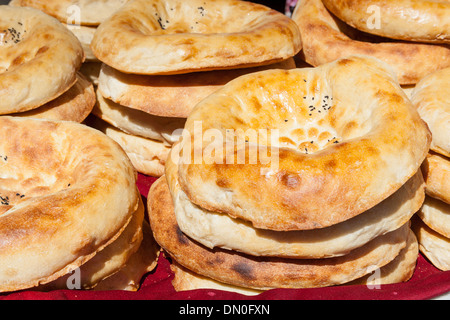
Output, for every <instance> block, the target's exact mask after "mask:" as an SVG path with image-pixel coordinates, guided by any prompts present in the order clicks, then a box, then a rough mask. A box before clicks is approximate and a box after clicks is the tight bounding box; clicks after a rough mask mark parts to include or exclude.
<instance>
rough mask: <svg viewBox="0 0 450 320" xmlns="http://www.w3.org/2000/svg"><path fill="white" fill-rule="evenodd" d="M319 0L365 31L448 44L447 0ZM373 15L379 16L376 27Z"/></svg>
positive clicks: (449, 8)
mask: <svg viewBox="0 0 450 320" xmlns="http://www.w3.org/2000/svg"><path fill="white" fill-rule="evenodd" d="M323 3H324V4H325V6H326V7H327V8H328V9H329V10H330V11H331V12H333V13H334V14H335V15H336V16H338V17H339V18H340V19H341V20H343V21H345V22H346V23H348V24H350V25H351V26H353V27H355V28H357V29H359V30H362V31H365V32H368V33H372V34H376V35H379V36H384V37H388V38H393V39H400V40H408V41H419V42H433V43H450V1H448V0H438V1H436V0H395V1H386V0H371V1H370V2H368V1H365V0H323ZM375 9H376V10H378V11H377V12H376V13H375V11H374V10H375ZM374 14H376V15H377V16H378V18H379V19H380V23H379V25H378V26H374V25H371V23H370V19H371V16H373V15H374Z"/></svg>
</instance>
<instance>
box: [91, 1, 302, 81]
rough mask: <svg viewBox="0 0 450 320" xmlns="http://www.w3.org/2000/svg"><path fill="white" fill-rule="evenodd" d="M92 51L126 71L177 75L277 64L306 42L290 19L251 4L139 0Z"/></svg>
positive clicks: (104, 29) (105, 28) (104, 30)
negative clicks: (302, 42)
mask: <svg viewBox="0 0 450 320" xmlns="http://www.w3.org/2000/svg"><path fill="white" fill-rule="evenodd" d="M91 49H92V51H93V52H94V54H95V56H96V57H97V58H98V59H99V60H101V61H103V62H104V63H106V64H108V65H110V66H111V67H113V68H115V69H117V70H120V71H122V72H126V73H134V74H173V73H188V72H192V71H205V70H213V69H228V68H236V67H248V66H256V65H261V64H270V63H275V62H278V61H281V60H284V59H287V58H290V57H293V56H294V55H295V54H297V53H298V52H299V51H300V49H301V38H300V34H299V32H298V27H297V26H296V25H295V23H294V22H293V21H291V20H290V19H289V18H288V17H286V16H285V15H283V14H282V13H280V12H277V11H275V10H272V9H270V8H268V7H265V6H262V5H259V4H254V3H251V2H247V1H237V0H214V1H207V2H205V1H203V0H193V1H189V2H186V1H182V0H170V1H162V0H136V1H132V2H129V3H127V4H126V5H124V6H123V7H122V8H121V9H120V10H119V11H117V12H116V13H115V14H114V15H113V16H112V17H111V18H109V19H108V20H107V21H105V22H104V23H102V24H101V25H100V26H99V28H98V30H97V32H96V33H95V35H94V39H93V40H92V43H91Z"/></svg>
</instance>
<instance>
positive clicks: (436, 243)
mask: <svg viewBox="0 0 450 320" xmlns="http://www.w3.org/2000/svg"><path fill="white" fill-rule="evenodd" d="M411 228H412V230H413V231H414V233H415V234H416V237H417V240H418V241H419V250H420V252H421V253H422V254H423V255H424V256H425V257H427V258H428V259H429V261H430V262H431V263H432V264H433V265H434V266H435V267H436V268H438V269H440V270H442V271H448V270H450V254H449V252H450V238H447V237H445V236H444V235H442V234H440V233H439V232H437V231H435V230H433V229H432V228H430V227H429V226H428V225H427V224H425V223H424V222H423V221H422V219H420V218H419V217H418V216H415V217H414V219H413V220H412V225H411Z"/></svg>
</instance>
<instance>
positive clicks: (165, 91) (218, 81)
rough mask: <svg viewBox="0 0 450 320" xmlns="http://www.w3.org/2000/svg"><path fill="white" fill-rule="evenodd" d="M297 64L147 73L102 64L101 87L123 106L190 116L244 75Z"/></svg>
mask: <svg viewBox="0 0 450 320" xmlns="http://www.w3.org/2000/svg"><path fill="white" fill-rule="evenodd" d="M294 68H295V62H294V59H293V58H290V59H287V60H284V61H282V62H279V63H274V64H271V65H267V66H260V67H253V68H242V69H232V70H213V71H205V72H192V73H186V74H177V75H157V76H145V75H135V74H127V73H123V72H120V71H118V70H116V69H114V68H111V67H109V66H108V65H106V64H103V65H102V68H101V70H100V75H99V80H98V81H99V85H98V89H99V91H100V92H101V93H102V96H103V97H105V98H107V99H110V100H112V101H114V102H116V103H118V104H120V105H122V106H126V107H130V108H133V109H136V110H141V111H144V112H147V113H149V114H153V115H156V116H162V117H179V118H187V116H188V115H189V113H190V112H191V110H192V108H193V107H194V106H195V105H196V104H197V103H198V102H200V101H201V100H202V99H203V98H206V97H207V96H208V95H210V94H211V93H213V92H214V91H216V90H217V89H219V88H221V87H223V86H224V85H225V84H226V83H227V82H229V81H231V80H233V79H235V78H237V77H239V76H241V75H244V74H247V73H252V72H256V71H262V70H266V69H294Z"/></svg>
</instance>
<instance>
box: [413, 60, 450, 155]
mask: <svg viewBox="0 0 450 320" xmlns="http://www.w3.org/2000/svg"><path fill="white" fill-rule="evenodd" d="M449 90H450V68H445V69H442V70H439V71H436V72H433V73H431V74H429V75H428V76H426V77H425V78H423V79H422V80H420V82H419V83H417V85H416V87H415V88H414V91H413V93H412V96H411V101H412V102H413V104H414V105H415V106H416V108H417V110H418V111H419V114H420V116H421V117H422V119H424V120H425V122H426V123H427V124H428V127H429V128H430V131H431V133H432V135H433V139H432V141H431V146H430V149H431V150H433V151H436V152H437V153H440V154H443V155H444V156H446V157H450V133H449V130H450V129H449V128H450V101H449V99H448V97H447V94H448V92H449Z"/></svg>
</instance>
